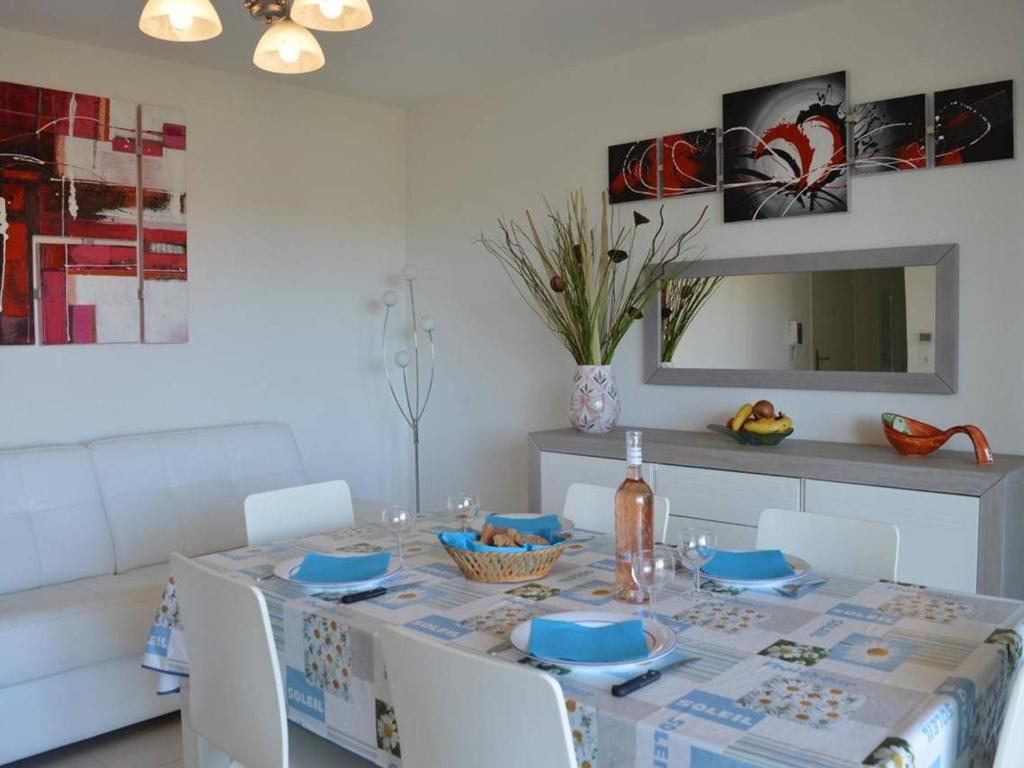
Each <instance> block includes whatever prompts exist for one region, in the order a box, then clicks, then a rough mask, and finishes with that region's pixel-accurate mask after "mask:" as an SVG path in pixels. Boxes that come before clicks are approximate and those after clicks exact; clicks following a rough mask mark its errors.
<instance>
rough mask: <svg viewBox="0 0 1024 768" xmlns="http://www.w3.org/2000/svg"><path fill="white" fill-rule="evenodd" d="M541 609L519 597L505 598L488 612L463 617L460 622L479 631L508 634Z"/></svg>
mask: <svg viewBox="0 0 1024 768" xmlns="http://www.w3.org/2000/svg"><path fill="white" fill-rule="evenodd" d="M541 612H542V611H541V609H540V608H538V607H536V604H531V603H528V602H526V601H525V600H520V599H518V598H515V599H512V600H505V601H504V602H501V603H499V604H498V605H496V606H495V607H494V608H492V609H491V610H489V611H487V612H486V613H481V614H479V615H478V616H472V617H470V618H468V619H463V620H462V621H461V622H460V624H461V625H462V626H463V627H469V628H470V629H474V630H476V631H477V632H486V633H488V634H491V635H506V634H508V633H509V632H511V631H512V630H513V629H514V628H515V627H517V626H518V625H519V624H522V623H523V622H524V621H526V620H527V619H532V618H533V617H534V616H536V615H537V614H538V613H541Z"/></svg>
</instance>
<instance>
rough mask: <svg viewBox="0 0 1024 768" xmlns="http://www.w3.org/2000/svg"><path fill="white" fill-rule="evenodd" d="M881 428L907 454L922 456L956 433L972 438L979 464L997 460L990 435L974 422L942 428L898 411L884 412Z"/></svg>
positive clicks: (895, 446) (896, 446)
mask: <svg viewBox="0 0 1024 768" xmlns="http://www.w3.org/2000/svg"><path fill="white" fill-rule="evenodd" d="M882 430H883V431H884V432H885V439H886V440H888V441H889V444H890V445H891V446H892V447H893V448H895V449H896V450H897V451H899V452H900V453H902V454H903V455H904V456H923V455H924V454H926V453H931V452H932V451H934V450H937V449H938V448H941V447H942V446H943V445H945V443H946V441H947V440H949V438H951V437H952V436H953V435H956V434H964V435H967V436H968V437H969V438H971V442H972V443H973V444H974V456H975V458H976V459H977V460H978V463H979V464H991V463H992V462H993V461H995V459H994V458H993V456H992V449H991V448H990V447H989V444H988V438H986V437H985V433H984V432H982V431H981V430H980V429H978V428H977V427H976V426H974V425H973V424H962V425H959V426H956V427H950V428H949V429H939V428H938V427H933V426H932V425H931V424H926V423H925V422H923V421H917V420H915V419H911V418H908V417H906V416H900V415H899V414H898V413H883V414H882Z"/></svg>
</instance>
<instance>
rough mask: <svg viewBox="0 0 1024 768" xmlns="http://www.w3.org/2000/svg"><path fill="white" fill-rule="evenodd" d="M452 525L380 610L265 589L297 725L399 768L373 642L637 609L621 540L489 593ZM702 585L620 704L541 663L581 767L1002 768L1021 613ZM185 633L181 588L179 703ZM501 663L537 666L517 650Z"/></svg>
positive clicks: (841, 585) (343, 537)
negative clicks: (622, 591) (666, 652)
mask: <svg viewBox="0 0 1024 768" xmlns="http://www.w3.org/2000/svg"><path fill="white" fill-rule="evenodd" d="M450 528H451V524H450V523H448V521H438V520H432V521H426V522H425V523H422V524H421V525H420V526H419V527H418V529H417V531H416V533H415V534H414V535H413V536H412V537H411V538H410V539H409V540H408V541H407V542H406V548H405V551H406V564H405V568H404V570H403V571H402V572H401V574H400V576H399V577H398V579H397V581H396V585H392V586H391V588H390V589H389V592H388V594H387V596H386V597H383V598H379V599H376V600H371V601H366V602H360V603H355V604H353V605H342V604H340V603H338V602H337V600H336V598H334V599H332V598H331V596H329V595H324V596H316V595H310V594H308V593H305V592H303V591H301V590H299V589H297V588H295V587H294V586H293V585H291V584H288V583H286V582H283V581H281V580H279V579H276V578H270V579H265V580H262V581H259V582H258V586H259V587H260V589H261V590H262V591H263V593H264V595H265V596H266V599H267V605H268V608H269V611H270V617H271V622H272V624H273V629H274V638H275V641H276V644H277V650H278V653H279V655H280V659H281V668H282V673H283V674H284V676H285V681H284V682H285V686H286V695H287V701H288V716H289V718H290V719H292V720H294V721H296V722H297V723H299V724H300V725H302V726H303V727H305V728H307V729H309V730H311V731H313V732H315V733H318V734H320V735H322V736H324V737H325V738H327V739H329V740H331V741H334V742H336V743H338V744H340V745H342V746H344V747H346V748H348V749H350V750H352V751H354V752H357V753H359V754H361V755H363V756H365V757H367V758H369V759H371V760H374V761H376V762H377V763H378V764H380V765H385V766H392V765H394V766H398V765H400V764H401V741H400V732H401V723H396V722H395V715H394V710H393V709H392V707H391V706H390V704H389V703H388V702H389V699H390V696H389V692H388V688H387V682H386V679H385V676H384V673H383V667H382V662H381V654H380V649H379V644H378V642H377V641H376V640H375V638H374V632H375V630H378V629H379V628H380V627H381V626H382V625H384V624H388V623H391V624H403V625H405V626H407V627H412V628H414V629H416V630H418V631H420V632H423V633H424V634H426V635H429V636H431V637H435V638H442V639H444V640H446V641H449V642H452V643H455V644H457V645H459V646H461V647H464V648H469V649H474V650H478V651H481V652H483V651H486V650H487V649H488V648H492V647H494V646H496V645H498V644H499V643H501V642H502V641H503V640H504V639H505V638H506V636H507V633H508V631H509V630H510V629H511V628H512V627H514V626H515V625H516V624H518V623H519V622H521V621H523V620H525V619H527V618H529V617H531V616H536V615H539V614H545V613H551V612H554V611H565V610H581V609H587V610H594V609H601V610H616V611H625V612H630V611H632V610H633V607H632V606H627V605H623V604H620V603H617V602H616V601H615V600H614V599H613V598H612V582H613V580H614V574H613V569H614V546H613V541H612V539H611V538H610V537H607V536H600V535H593V534H587V533H583V532H577V534H576V535H575V536H574V537H573V544H572V545H571V546H570V547H569V549H568V550H567V551H566V553H565V554H564V555H563V556H562V558H561V559H560V560H559V562H558V564H557V566H556V568H555V570H554V571H553V572H552V574H551V575H550V576H549V577H548V578H546V579H543V580H542V581H538V582H531V583H526V584H513V585H509V584H505V585H500V584H480V583H477V582H473V581H468V580H466V579H464V578H463V577H462V575H461V573H460V572H459V571H458V569H457V568H456V567H455V565H454V564H453V563H452V562H451V560H450V559H449V558H448V557H447V555H446V554H445V552H444V550H443V549H442V548H441V547H440V545H439V543H438V542H437V539H436V535H437V532H438V531H440V530H448V529H450ZM392 543H393V542H392V539H391V538H390V536H389V535H388V534H387V533H385V532H384V531H382V530H381V529H380V528H379V527H377V526H373V525H359V526H356V527H353V528H348V529H343V530H339V531H335V532H331V533H327V534H321V535H317V536H312V537H309V538H306V539H301V540H292V541H288V542H283V543H280V544H275V545H272V546H268V547H256V548H245V549H238V550H233V551H230V552H222V553H218V554H213V555H207V556H205V557H203V558H202V561H203V562H205V563H206V564H208V565H211V566H213V567H215V568H217V569H220V570H223V571H226V572H231V573H234V574H235V575H237V577H238V578H240V579H243V580H248V581H250V582H252V581H254V580H255V578H256V577H259V576H266V575H267V574H268V573H270V572H271V571H272V569H273V565H274V564H275V563H276V562H278V561H279V560H283V559H285V558H288V557H295V556H297V555H300V554H302V552H304V551H310V550H313V551H320V552H336V551H343V552H352V551H367V552H369V551H377V550H379V549H386V548H388V549H389V548H392ZM398 583H400V584H405V585H408V586H397V584H398ZM687 586H688V581H687V580H686V579H684V578H678V579H677V580H676V581H675V582H674V584H673V585H672V586H671V587H670V588H669V589H668V590H666V591H665V592H663V593H662V594H661V596H660V599H659V601H658V609H659V611H658V612H659V616H660V618H661V620H662V621H663V622H665V623H667V624H669V625H670V626H672V627H673V628H674V629H675V631H676V633H677V635H678V638H679V647H678V649H677V651H676V652H675V655H676V657H678V656H679V655H682V654H687V655H693V656H697V657H699V659H698V660H696V661H693V662H691V663H688V664H685V665H683V666H681V667H678V668H676V669H675V670H673V671H671V672H669V673H667V674H666V675H665V676H664V677H663V679H662V680H661V681H659V682H658V683H655V684H654V685H651V686H649V687H647V688H644V689H642V690H641V691H638V692H636V693H634V694H633V695H631V696H629V697H626V698H621V699H619V698H614V697H612V696H611V694H610V692H609V688H610V687H611V685H612V684H613V683H615V682H617V681H619V680H621V679H625V678H626V677H628V676H629V675H628V674H621V675H611V674H607V673H602V674H594V673H580V672H571V673H570V672H568V671H567V670H564V669H559V668H555V667H550V666H547V665H538V666H541V668H542V669H546V670H548V671H550V673H551V674H553V675H556V676H557V678H558V680H559V682H560V683H561V685H562V688H563V690H564V692H565V696H566V706H567V708H568V711H569V718H570V722H571V724H572V729H573V735H574V737H575V741H576V751H577V758H578V763H579V765H580V766H582V767H583V768H598V767H600V768H613V767H614V768H619V767H620V766H637V768H641V767H642V768H662V767H667V766H679V767H680V768H683V767H688V768H749V767H751V766H777V767H778V766H787V767H788V766H792V767H794V768H797V767H799V768H805V767H806V766H818V767H820V768H847V767H849V766H856V765H862V764H867V765H883V766H891V767H892V768H912V767H913V768H959V767H962V766H971V765H973V766H987V765H989V764H990V763H991V761H992V756H993V753H994V750H995V742H996V739H997V734H998V728H999V724H1000V721H1001V718H1002V712H1003V708H1004V704H1005V700H1006V695H1007V692H1008V688H1009V681H1010V677H1011V675H1012V673H1013V671H1014V669H1015V668H1016V666H1017V664H1018V662H1019V660H1020V657H1021V647H1022V646H1021V632H1022V624H1024V606H1022V604H1021V603H1019V602H1017V601H1013V600H1004V599H997V598H990V597H980V596H976V595H965V594H960V593H952V592H946V591H940V590H934V589H928V588H927V587H921V586H916V585H910V584H894V583H888V582H869V581H865V580H861V579H852V578H844V577H837V576H831V577H830V578H829V581H828V582H827V583H826V584H825V585H823V586H822V587H820V588H817V589H815V590H813V591H810V592H806V593H804V594H803V595H802V596H800V597H799V598H795V599H794V598H787V597H783V596H781V595H778V594H776V593H774V592H757V591H750V590H748V591H742V592H741V591H739V590H731V589H723V588H720V587H716V586H715V585H709V589H707V590H706V591H705V593H704V594H703V595H702V596H701V597H700V598H698V599H694V598H690V597H687V596H686V594H685V592H686V589H687ZM185 632H186V629H185V628H183V627H182V623H181V619H180V616H179V613H178V606H177V600H176V595H175V591H174V585H173V583H170V584H168V587H167V589H166V591H165V593H164V598H163V602H162V605H161V606H160V608H159V611H158V613H157V616H156V621H155V622H154V624H153V628H152V631H151V632H150V636H149V639H148V642H147V645H146V650H145V657H144V666H146V667H148V668H151V669H154V670H156V671H158V672H160V673H161V677H160V684H159V685H160V690H161V692H168V691H173V690H176V689H177V677H175V676H181V675H187V674H188V655H187V649H186V640H185ZM239 642H240V643H244V642H245V638H243V637H240V638H239ZM501 655H502V656H504V657H506V658H508V659H509V660H510V661H513V662H516V661H519V662H521V663H528V664H535V663H534V662H532V661H529V660H526V659H524V658H523V657H522V656H521V655H520V654H518V653H516V652H515V651H514V650H512V651H506V652H504V653H502V654H501ZM670 660H671V659H670ZM495 695H499V696H500V692H496V694H495Z"/></svg>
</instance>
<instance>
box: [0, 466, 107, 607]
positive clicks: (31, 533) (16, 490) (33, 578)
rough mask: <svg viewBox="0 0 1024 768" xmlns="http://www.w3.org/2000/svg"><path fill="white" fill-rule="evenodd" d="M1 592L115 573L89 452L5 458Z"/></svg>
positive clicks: (0, 470) (0, 492)
mask: <svg viewBox="0 0 1024 768" xmlns="http://www.w3.org/2000/svg"><path fill="white" fill-rule="evenodd" d="M0 565H2V567H0V594H5V593H8V592H16V591H18V590H23V589H32V588H35V587H41V586H45V585H48V584H58V583H60V582H62V581H68V580H72V579H81V578H85V577H88V576H97V575H100V574H104V573H108V574H109V573H113V572H114V551H113V547H112V544H111V536H110V528H109V526H108V524H107V517H106V514H105V513H104V511H103V505H102V503H101V500H100V494H99V489H98V488H97V486H96V476H95V473H94V472H93V468H92V461H91V459H90V456H89V451H88V450H86V449H85V448H83V447H81V446H59V447H53V448H34V449H27V450H18V451H3V452H0Z"/></svg>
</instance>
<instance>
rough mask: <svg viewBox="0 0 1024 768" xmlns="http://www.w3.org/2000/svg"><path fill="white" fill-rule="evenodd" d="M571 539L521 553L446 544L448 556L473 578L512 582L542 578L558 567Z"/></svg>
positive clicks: (467, 575) (468, 576) (474, 579)
mask: <svg viewBox="0 0 1024 768" xmlns="http://www.w3.org/2000/svg"><path fill="white" fill-rule="evenodd" d="M568 544H569V541H568V540H566V541H562V542H560V543H558V544H552V545H551V546H550V547H543V548H541V549H533V550H529V551H527V550H523V551H522V552H473V551H471V550H468V549H456V548H455V547H449V546H447V545H445V547H444V548H445V550H446V551H447V552H448V556H449V557H451V559H452V560H454V561H455V564H456V565H457V566H459V568H460V569H462V573H463V574H465V576H466V578H467V579H472V580H473V581H489V582H495V583H498V582H512V581H532V580H533V579H543V578H544V577H545V576H547V575H548V574H549V573H551V569H552V568H554V567H555V561H556V560H558V558H559V557H561V556H562V553H563V552H565V548H566V546H567V545H568Z"/></svg>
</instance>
